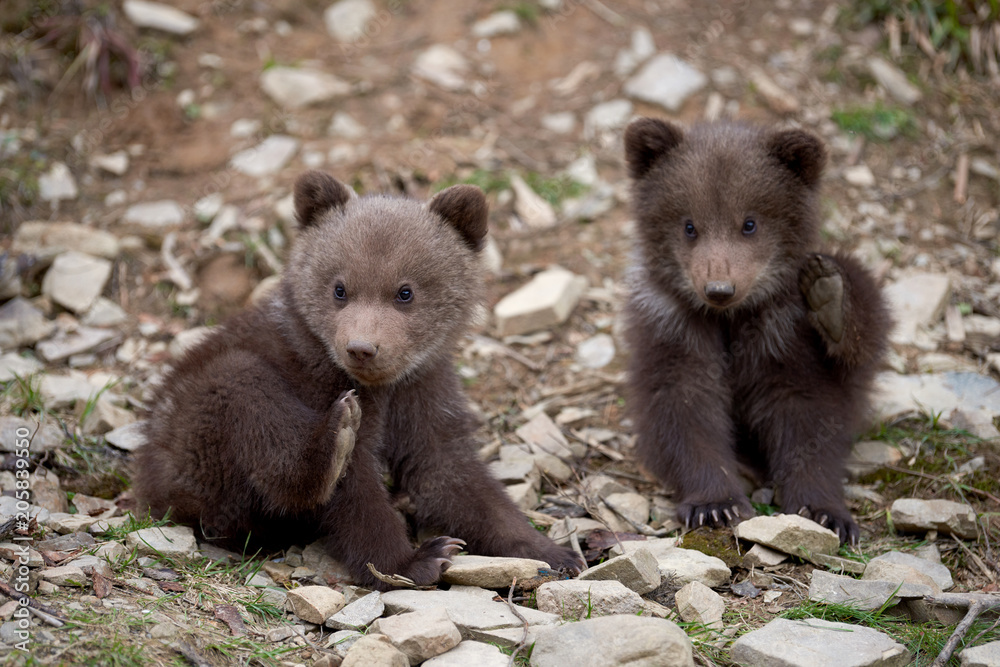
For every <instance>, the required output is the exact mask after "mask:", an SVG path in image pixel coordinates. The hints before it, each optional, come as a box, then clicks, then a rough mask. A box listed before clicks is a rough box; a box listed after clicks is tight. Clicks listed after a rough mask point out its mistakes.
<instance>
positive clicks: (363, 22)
mask: <svg viewBox="0 0 1000 667" xmlns="http://www.w3.org/2000/svg"><path fill="white" fill-rule="evenodd" d="M377 15H378V10H377V9H376V8H375V5H374V3H372V1H371V0H339V2H335V3H334V4H332V5H330V6H329V7H327V8H326V11H325V12H323V21H324V23H326V30H327V32H329V33H330V36H331V37H333V38H334V39H336V40H337V41H338V42H356V41H358V40H360V39H361V38H362V37H365V28H367V27H368V25H369V23H371V21H372V19H374V18H375V17H376V16H377Z"/></svg>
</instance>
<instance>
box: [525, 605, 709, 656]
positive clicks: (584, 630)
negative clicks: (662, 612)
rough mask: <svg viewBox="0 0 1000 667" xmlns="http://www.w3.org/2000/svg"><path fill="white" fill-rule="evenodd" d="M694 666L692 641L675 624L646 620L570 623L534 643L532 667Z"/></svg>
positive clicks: (612, 618)
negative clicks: (568, 666) (571, 666)
mask: <svg viewBox="0 0 1000 667" xmlns="http://www.w3.org/2000/svg"><path fill="white" fill-rule="evenodd" d="M566 665H574V666H575V667H611V666H612V665H629V667H693V665H694V659H693V657H692V648H691V640H690V639H688V637H687V635H686V634H684V631H683V630H681V629H680V628H679V627H677V625H676V624H674V623H672V622H670V621H668V620H666V619H661V618H646V617H643V616H603V617H601V618H592V619H589V620H586V621H580V622H579V623H569V624H567V625H564V626H562V627H559V628H556V629H554V630H552V631H551V632H546V633H545V634H543V635H541V636H540V637H539V638H538V639H537V640H536V641H535V648H534V650H533V651H532V653H531V667H566Z"/></svg>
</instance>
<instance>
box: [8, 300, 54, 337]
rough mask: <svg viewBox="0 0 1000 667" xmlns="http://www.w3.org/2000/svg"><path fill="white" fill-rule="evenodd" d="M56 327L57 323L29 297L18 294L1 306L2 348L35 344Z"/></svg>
mask: <svg viewBox="0 0 1000 667" xmlns="http://www.w3.org/2000/svg"><path fill="white" fill-rule="evenodd" d="M55 329H56V325H55V323H54V322H50V321H49V320H47V319H46V318H45V315H44V314H43V313H42V311H40V310H38V309H37V308H35V307H34V306H33V305H31V302H30V301H28V300H27V299H22V298H21V297H19V296H16V297H14V298H13V299H11V300H10V301H8V302H7V303H5V304H3V305H2V306H0V349H5V350H10V349H13V348H18V347H22V346H25V345H34V344H35V343H37V342H38V341H40V340H41V339H43V338H46V337H48V336H50V335H51V334H52V332H53V331H55Z"/></svg>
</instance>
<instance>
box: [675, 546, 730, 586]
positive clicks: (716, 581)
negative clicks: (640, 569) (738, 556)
mask: <svg viewBox="0 0 1000 667" xmlns="http://www.w3.org/2000/svg"><path fill="white" fill-rule="evenodd" d="M656 564H657V566H658V567H659V570H660V574H661V575H662V576H663V577H673V578H674V581H676V582H677V583H679V584H686V583H689V582H692V581H699V582H701V583H703V584H704V585H706V586H709V587H713V588H714V587H718V586H724V585H725V584H727V583H729V579H730V577H731V576H732V572H730V570H729V568H728V567H726V563H725V562H724V561H723V560H722V559H721V558H716V557H715V556H709V555H708V554H704V553H702V552H700V551H697V550H695V549H681V548H680V547H678V548H675V549H669V550H666V551H664V552H663V553H662V554H661V555H659V556H657V557H656Z"/></svg>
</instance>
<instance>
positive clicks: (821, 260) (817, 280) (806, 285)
mask: <svg viewBox="0 0 1000 667" xmlns="http://www.w3.org/2000/svg"><path fill="white" fill-rule="evenodd" d="M799 288H800V289H801V290H802V293H803V294H804V295H805V297H806V302H807V303H808V304H809V310H810V317H809V321H810V322H812V325H813V326H814V327H816V329H817V330H818V331H819V332H820V334H822V335H823V337H824V338H826V339H827V340H829V341H831V342H832V343H839V342H840V341H841V339H842V338H843V337H844V321H845V319H846V318H845V315H844V277H843V275H841V273H840V269H839V268H838V267H837V263H836V262H835V261H834V260H833V259H831V258H830V257H826V256H825V255H813V256H812V257H810V258H809V261H808V262H806V266H805V268H804V269H802V275H801V276H799Z"/></svg>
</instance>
